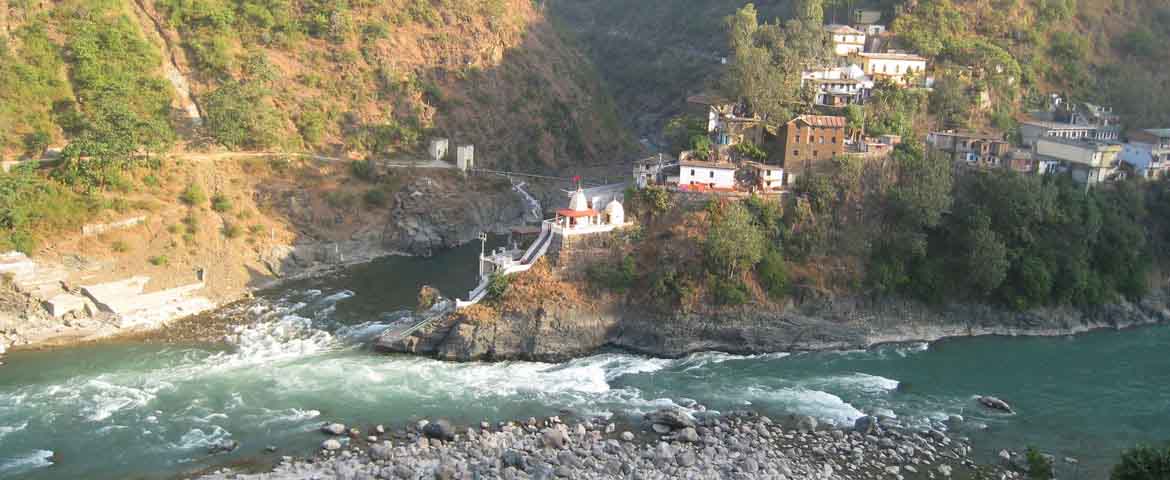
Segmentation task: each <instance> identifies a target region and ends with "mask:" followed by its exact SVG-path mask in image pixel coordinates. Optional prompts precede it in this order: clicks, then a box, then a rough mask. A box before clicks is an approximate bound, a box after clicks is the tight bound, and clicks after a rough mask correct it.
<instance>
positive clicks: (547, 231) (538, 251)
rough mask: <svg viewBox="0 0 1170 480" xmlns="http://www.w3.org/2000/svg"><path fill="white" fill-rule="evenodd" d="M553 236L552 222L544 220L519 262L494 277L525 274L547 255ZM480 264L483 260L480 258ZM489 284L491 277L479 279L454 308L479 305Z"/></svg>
mask: <svg viewBox="0 0 1170 480" xmlns="http://www.w3.org/2000/svg"><path fill="white" fill-rule="evenodd" d="M552 236H553V222H552V221H551V220H545V221H544V222H543V223H541V226H540V236H539V237H537V238H536V241H535V242H532V245H530V246H529V247H528V250H525V251H524V254H523V255H521V256H520V262H518V263H513V264H509V265H504V266H503V268H500V269H499V270H496V272H494V274H495V275H510V274H513V273H520V272H526V271H528V270H529V269H531V268H532V266H533V265H535V264H536V261H537V260H540V258H541V257H543V256H544V254H545V253H548V247H549V245H551V244H552ZM480 261H481V262H482V261H483V259H482V258H480ZM490 283H491V277H490V276H487V275H484V276H481V277H480V278H479V285H476V287H475V290H472V291H471V292H468V294H467V300H466V301H464V300H456V301H455V308H457V309H458V308H463V307H468V306H471V305H475V304H477V303H479V302H480V301H481V300H483V299H484V297H486V296H487V288H488V285H489V284H490Z"/></svg>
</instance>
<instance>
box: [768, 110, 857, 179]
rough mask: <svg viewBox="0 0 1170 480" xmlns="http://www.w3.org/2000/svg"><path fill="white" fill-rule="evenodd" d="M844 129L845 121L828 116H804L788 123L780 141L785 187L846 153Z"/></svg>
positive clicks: (841, 118) (783, 128)
mask: <svg viewBox="0 0 1170 480" xmlns="http://www.w3.org/2000/svg"><path fill="white" fill-rule="evenodd" d="M845 125H846V122H845V117H836V116H825V115H801V116H799V117H796V118H794V119H792V120H789V121H788V122H787V123H785V124H784V126H783V127H782V128H781V130H780V132H779V133H780V135H779V136H778V139H777V140H778V141H779V142H780V144H781V146H782V154H781V158H782V159H783V167H784V185H790V184H792V182H793V181H794V180H795V179H796V177H797V176H799V175H802V174H804V172H807V171H809V170H810V169H812V168H813V167H814V166H815V165H816V164H818V163H821V162H827V161H829V160H831V159H832V158H833V157H835V156H837V155H840V154H842V153H844V152H845V142H846V140H848V138H847V137H848V136H847V135H846V132H845Z"/></svg>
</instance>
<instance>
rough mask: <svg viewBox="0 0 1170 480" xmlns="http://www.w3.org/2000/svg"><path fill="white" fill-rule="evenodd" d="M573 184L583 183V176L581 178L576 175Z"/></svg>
mask: <svg viewBox="0 0 1170 480" xmlns="http://www.w3.org/2000/svg"><path fill="white" fill-rule="evenodd" d="M573 183H577V184H580V183H581V176H580V175H574V176H573Z"/></svg>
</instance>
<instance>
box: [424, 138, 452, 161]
mask: <svg viewBox="0 0 1170 480" xmlns="http://www.w3.org/2000/svg"><path fill="white" fill-rule="evenodd" d="M449 145H450V141H449V140H447V139H446V138H435V139H432V140H431V144H430V146H428V147H427V153H428V154H430V156H431V160H442V159H444V158H447V147H448V146H449Z"/></svg>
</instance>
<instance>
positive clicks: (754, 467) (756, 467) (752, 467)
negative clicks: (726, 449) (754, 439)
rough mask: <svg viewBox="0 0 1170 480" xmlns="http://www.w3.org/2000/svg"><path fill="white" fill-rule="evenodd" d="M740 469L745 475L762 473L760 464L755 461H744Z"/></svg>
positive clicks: (748, 459) (749, 459)
mask: <svg viewBox="0 0 1170 480" xmlns="http://www.w3.org/2000/svg"><path fill="white" fill-rule="evenodd" d="M739 469H740V471H742V472H744V473H747V474H749V475H752V474H755V473H756V472H758V471H760V464H759V463H758V462H756V461H755V459H752V458H747V459H744V461H743V463H741V464H739Z"/></svg>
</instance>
